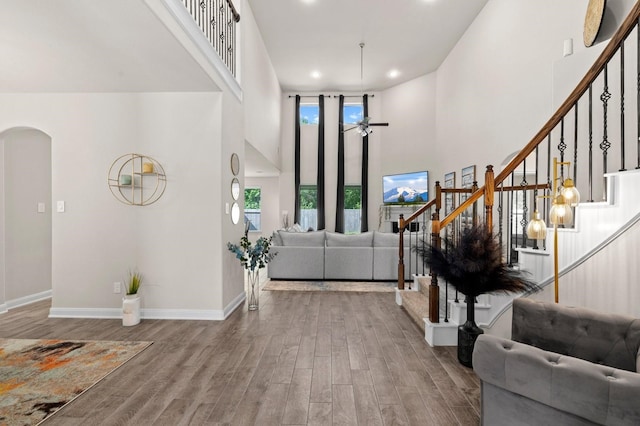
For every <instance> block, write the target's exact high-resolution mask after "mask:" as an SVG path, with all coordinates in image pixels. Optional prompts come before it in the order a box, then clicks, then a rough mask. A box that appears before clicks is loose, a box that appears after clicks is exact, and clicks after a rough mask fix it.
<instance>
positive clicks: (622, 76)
mask: <svg viewBox="0 0 640 426" xmlns="http://www.w3.org/2000/svg"><path fill="white" fill-rule="evenodd" d="M625 170H627V169H626V168H625V167H624V42H623V43H622V44H621V45H620V171H621V172H623V171H625Z"/></svg>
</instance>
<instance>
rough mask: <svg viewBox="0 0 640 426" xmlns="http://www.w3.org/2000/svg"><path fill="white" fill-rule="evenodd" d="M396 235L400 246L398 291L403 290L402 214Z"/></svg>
mask: <svg viewBox="0 0 640 426" xmlns="http://www.w3.org/2000/svg"><path fill="white" fill-rule="evenodd" d="M398 233H399V234H400V235H399V237H400V241H399V244H400V246H399V247H398V290H404V214H402V213H400V217H399V218H398Z"/></svg>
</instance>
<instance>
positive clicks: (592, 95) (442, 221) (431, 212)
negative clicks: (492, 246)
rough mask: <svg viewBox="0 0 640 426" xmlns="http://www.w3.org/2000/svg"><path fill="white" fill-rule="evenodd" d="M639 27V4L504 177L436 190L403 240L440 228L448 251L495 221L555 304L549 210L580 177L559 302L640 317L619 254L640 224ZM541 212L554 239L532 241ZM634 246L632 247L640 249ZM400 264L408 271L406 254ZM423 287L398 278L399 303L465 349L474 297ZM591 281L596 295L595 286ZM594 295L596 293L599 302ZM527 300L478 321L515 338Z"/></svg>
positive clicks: (438, 235)
mask: <svg viewBox="0 0 640 426" xmlns="http://www.w3.org/2000/svg"><path fill="white" fill-rule="evenodd" d="M639 19H640V3H636V5H635V6H634V7H633V9H632V10H631V12H630V14H629V16H628V17H627V18H626V19H625V21H624V22H623V24H622V25H621V26H620V28H619V30H618V31H617V32H616V33H615V34H614V36H613V37H612V38H611V40H610V42H609V44H608V45H607V46H606V48H605V49H604V50H603V52H602V54H601V55H600V56H599V57H598V59H597V60H596V62H595V63H594V64H593V66H592V67H591V68H590V69H589V71H588V72H587V74H586V75H585V76H584V78H583V79H582V80H581V81H580V83H578V85H577V86H576V88H575V89H574V90H573V91H572V92H571V94H570V95H569V96H568V98H567V99H566V100H565V101H564V102H563V103H562V105H561V106H560V107H559V108H558V110H557V111H556V112H555V113H554V114H553V116H552V117H551V118H550V119H549V120H548V121H547V123H546V124H545V125H544V126H543V127H542V129H541V130H540V131H539V132H538V133H537V134H536V135H535V136H534V137H533V138H532V140H531V141H529V143H528V144H527V145H526V146H525V147H524V148H523V149H522V151H520V153H518V154H517V155H516V156H515V157H514V158H513V159H512V160H511V161H510V162H509V164H507V165H506V166H505V167H504V168H503V170H501V171H500V173H498V174H497V175H496V176H494V172H493V167H492V166H487V171H486V173H485V180H484V181H485V185H484V186H482V187H480V188H478V187H477V186H475V185H474V188H473V189H472V190H469V189H464V188H440V186H439V183H436V191H435V193H436V196H435V200H433V202H432V203H430V204H429V205H428V206H425V208H424V209H422V210H419V211H418V212H416V213H415V214H413V215H411V217H409V218H407V219H406V220H405V219H404V218H403V217H401V218H400V223H399V228H400V230H401V235H402V234H403V233H405V234H406V233H407V232H409V231H405V229H406V228H407V226H408V224H409V223H411V222H413V221H422V222H428V221H430V223H431V238H430V240H431V242H432V244H434V245H438V246H440V244H441V240H442V238H443V237H446V238H449V239H453V240H455V238H457V236H458V235H460V233H461V232H462V230H463V229H464V228H465V227H469V226H474V225H475V224H477V223H480V222H484V223H485V224H487V225H488V227H489V228H490V229H493V232H494V234H496V235H497V236H498V237H499V239H500V241H501V244H502V246H503V247H504V251H505V262H506V263H507V264H508V265H509V266H511V267H513V268H518V269H522V270H525V271H528V272H530V273H531V274H532V275H533V278H534V279H535V280H536V281H537V282H538V283H539V284H540V285H541V286H542V287H543V288H544V290H543V291H542V292H541V293H537V294H535V295H525V296H527V297H534V298H538V299H544V300H549V301H552V300H553V297H552V296H551V295H552V293H553V288H554V287H555V285H554V255H555V253H554V249H553V247H554V228H553V226H552V225H550V224H549V216H548V211H549V207H550V206H551V201H552V200H551V199H552V198H555V196H556V195H557V194H558V190H557V188H558V187H559V186H560V185H561V184H563V183H564V181H565V180H566V178H569V177H571V178H572V179H573V180H574V181H575V184H576V187H578V188H579V189H580V191H581V193H582V200H583V202H581V203H580V204H579V205H578V206H576V207H575V208H574V217H575V221H574V223H573V225H569V226H566V227H561V228H559V229H558V230H557V236H558V239H557V241H558V250H557V257H558V266H559V273H558V276H559V277H560V279H561V283H560V284H561V285H560V286H559V288H560V301H561V303H565V304H573V305H577V306H586V307H591V308H594V309H600V310H605V311H608V312H618V313H623V314H628V315H635V316H640V311H639V310H638V308H637V306H638V305H639V304H640V290H639V291H637V292H636V291H635V290H634V289H635V287H637V285H636V282H637V276H638V275H637V274H636V273H629V272H628V271H630V270H639V271H638V272H640V267H638V266H636V264H637V263H639V262H637V261H635V260H633V261H631V260H628V261H627V263H625V259H631V258H634V257H635V256H626V257H625V256H621V255H620V253H611V252H612V251H613V250H616V249H614V248H613V247H614V246H615V247H617V246H616V245H615V244H618V243H617V241H618V240H620V241H623V240H625V238H624V235H625V234H626V233H627V232H636V230H637V229H638V228H640V227H639V226H634V225H635V224H636V223H640V191H638V190H637V188H638V187H640V31H639V30H638V22H639ZM632 34H633V36H631V37H630V35H632ZM625 91H626V93H625ZM629 92H631V93H629ZM629 141H631V142H629ZM552 158H553V159H554V161H553V162H552ZM557 159H559V161H557V164H556V160H557ZM552 164H553V169H552ZM611 170H615V171H614V172H612V171H611ZM552 176H553V178H552ZM476 188H477V189H476ZM594 194H598V195H594ZM447 197H448V198H447ZM443 198H444V199H445V200H446V201H445V202H444V203H443ZM597 199H601V200H603V201H596V200H597ZM452 200H453V209H452V210H453V211H444V212H443V213H444V214H442V215H441V208H442V206H443V205H446V206H447V207H449V206H450V205H451V202H452ZM427 207H428V208H427ZM534 210H537V211H539V212H540V213H541V215H542V217H543V219H544V220H545V221H546V222H547V223H548V225H547V226H548V227H549V228H548V229H549V231H548V233H547V237H546V240H543V241H534V240H531V239H529V238H528V237H527V232H526V228H527V225H528V223H529V219H530V218H531V216H532V215H533V211H534ZM638 233H640V232H638ZM634 235H635V234H634ZM405 238H406V237H405ZM409 238H411V237H410V236H409ZM627 239H629V238H627ZM626 244H627V246H625V247H631V246H630V244H631V243H626ZM628 250H632V249H628ZM401 253H402V252H401ZM595 257H599V258H605V259H608V262H609V263H608V264H607V263H606V261H605V263H604V264H603V263H602V260H600V263H599V264H597V266H593V267H592V266H591V265H590V263H591V262H592V258H595ZM612 262H615V265H612ZM399 264H400V265H403V259H402V254H400V261H399ZM594 265H595V264H594ZM634 268H635V269H634ZM598 269H604V270H605V271H607V272H606V273H605V274H604V276H603V278H601V279H600V281H605V282H606V286H604V285H603V284H602V282H593V283H591V281H594V280H592V279H591V277H595V276H596V275H597V274H596V273H597V272H599V271H598ZM601 275H602V274H601ZM414 281H415V283H413V284H412V285H407V286H405V283H404V280H403V279H402V277H399V280H398V290H397V295H396V301H397V303H398V304H399V305H402V306H403V308H404V309H405V310H406V312H407V313H408V315H410V316H411V317H412V318H413V319H414V320H415V321H416V323H417V324H418V325H419V326H420V327H421V328H422V329H423V330H424V331H425V339H426V340H427V342H428V343H429V344H431V345H432V346H439V345H455V344H457V326H458V325H459V324H461V323H463V322H464V321H465V320H466V311H465V309H466V304H465V303H464V302H463V300H464V296H463V295H460V298H459V299H458V300H456V296H455V293H453V292H451V291H449V289H447V287H446V283H444V282H441V281H440V280H438V278H437V277H428V276H427V277H422V278H419V279H416V280H414ZM585 282H586V283H589V284H591V285H592V286H593V287H597V290H594V289H593V287H592V286H589V287H586V285H587V284H585ZM409 284H411V283H409ZM614 284H615V285H616V286H619V289H618V290H616V289H615V288H614V287H613V285H614ZM405 287H407V289H405ZM443 293H444V294H443ZM591 293H593V294H594V295H596V296H594V297H590V296H589V295H590V294H591ZM521 296H523V295H515V296H514V295H510V296H502V295H499V296H496V295H483V296H481V297H479V298H478V300H477V303H476V312H475V317H476V321H477V322H478V324H479V325H481V326H483V327H485V328H491V333H492V334H501V333H503V332H505V330H507V329H508V325H505V324H508V323H510V321H509V318H510V316H509V315H505V314H506V313H508V312H509V311H510V306H511V301H512V300H513V298H514V297H521ZM614 296H619V297H618V299H620V300H615V299H616V297H614ZM629 299H630V300H629ZM436 301H437V303H436ZM505 337H507V336H505Z"/></svg>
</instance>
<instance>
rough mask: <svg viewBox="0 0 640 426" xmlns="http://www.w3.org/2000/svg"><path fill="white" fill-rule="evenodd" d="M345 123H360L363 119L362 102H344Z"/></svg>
mask: <svg viewBox="0 0 640 426" xmlns="http://www.w3.org/2000/svg"><path fill="white" fill-rule="evenodd" d="M343 111H344V124H358V122H360V121H362V104H344V110H343Z"/></svg>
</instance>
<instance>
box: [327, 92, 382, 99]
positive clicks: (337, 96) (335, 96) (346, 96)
mask: <svg viewBox="0 0 640 426" xmlns="http://www.w3.org/2000/svg"><path fill="white" fill-rule="evenodd" d="M365 95H367V94H366V93H365ZM367 96H369V97H370V98H373V97H375V95H367ZM333 97H334V98H339V97H340V95H333ZM344 97H345V98H361V97H362V95H344Z"/></svg>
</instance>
